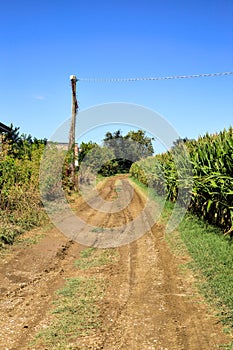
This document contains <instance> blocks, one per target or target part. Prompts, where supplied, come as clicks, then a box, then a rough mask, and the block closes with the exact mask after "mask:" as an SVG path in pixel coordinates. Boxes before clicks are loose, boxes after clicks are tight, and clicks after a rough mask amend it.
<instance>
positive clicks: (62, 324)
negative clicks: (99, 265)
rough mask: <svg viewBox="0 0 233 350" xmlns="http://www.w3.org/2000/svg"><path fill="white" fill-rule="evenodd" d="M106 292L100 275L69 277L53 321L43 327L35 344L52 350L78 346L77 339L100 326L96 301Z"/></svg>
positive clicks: (58, 294) (59, 294)
mask: <svg viewBox="0 0 233 350" xmlns="http://www.w3.org/2000/svg"><path fill="white" fill-rule="evenodd" d="M103 292H104V285H103V283H102V281H101V280H100V279H98V278H96V277H76V278H70V279H68V280H67V282H66V285H65V286H64V288H62V289H60V290H59V291H58V292H57V293H56V294H57V299H56V300H55V302H54V306H55V308H54V309H53V311H52V314H53V319H52V322H51V324H50V325H49V326H48V327H47V328H45V329H44V330H43V331H41V332H40V333H39V334H38V335H37V336H36V339H35V340H34V342H33V343H32V344H31V346H35V345H37V346H40V347H41V346H44V347H45V348H48V349H51V350H63V349H75V346H76V345H77V339H78V338H80V337H83V336H87V335H89V334H92V333H93V331H94V330H95V329H96V328H98V327H99V308H98V307H97V306H96V302H97V301H98V300H99V298H100V296H101V295H102V294H103Z"/></svg>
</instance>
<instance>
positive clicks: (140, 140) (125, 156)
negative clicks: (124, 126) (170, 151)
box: [103, 130, 154, 173]
mask: <svg viewBox="0 0 233 350" xmlns="http://www.w3.org/2000/svg"><path fill="white" fill-rule="evenodd" d="M103 141H104V145H105V147H108V148H110V149H111V150H112V151H113V152H114V155H115V159H113V160H112V162H114V169H115V172H116V173H122V172H123V173H125V172H128V171H129V169H130V167H131V165H132V163H134V162H136V161H138V160H140V159H142V158H146V157H149V156H152V155H153V152H154V150H153V146H152V139H151V138H149V137H148V136H146V134H145V131H143V130H138V131H130V132H128V134H127V135H126V136H123V135H122V134H121V131H120V130H117V131H115V132H114V133H113V134H112V133H111V132H107V133H106V135H105V138H104V140H103ZM116 163H117V164H118V166H115V164H116Z"/></svg>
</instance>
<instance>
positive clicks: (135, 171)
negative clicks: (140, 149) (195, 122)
mask: <svg viewBox="0 0 233 350" xmlns="http://www.w3.org/2000/svg"><path fill="white" fill-rule="evenodd" d="M182 148H184V149H185V151H186V152H188V155H189V159H188V158H187V157H186V158H185V157H183V156H182ZM174 155H175V158H176V162H175V161H174ZM190 166H191V167H192V172H193V174H191V173H190V174H189V173H188V172H186V170H185V169H189V168H190ZM130 173H131V175H132V176H133V177H135V178H136V179H138V180H139V181H141V182H142V183H143V184H145V185H149V184H150V186H152V187H153V188H154V189H155V190H156V192H157V194H159V195H165V194H166V195H167V198H168V199H170V200H171V201H176V200H177V197H178V193H179V192H180V193H182V191H183V193H184V195H183V196H181V197H182V200H183V202H184V203H185V202H186V198H185V191H186V190H187V185H188V182H189V181H190V180H191V177H192V179H193V181H194V182H193V188H192V197H191V203H190V206H189V209H190V210H191V211H192V212H194V213H196V214H197V215H199V216H201V217H202V218H204V219H205V220H207V221H208V222H209V223H212V224H215V225H217V226H219V227H221V228H222V229H223V230H224V231H225V232H228V233H229V234H232V233H233V129H232V128H229V130H224V131H222V132H220V133H219V134H214V135H209V134H206V135H205V136H204V137H199V138H198V140H197V141H195V140H187V139H185V142H184V143H182V142H180V141H179V142H176V143H175V144H174V147H173V148H172V149H171V150H170V151H168V152H166V153H164V154H161V155H156V156H155V157H150V158H147V159H145V160H141V161H139V162H136V163H134V164H133V165H132V166H131V169H130ZM182 174H185V176H183V175H182ZM187 195H188V193H187ZM181 204H182V203H181Z"/></svg>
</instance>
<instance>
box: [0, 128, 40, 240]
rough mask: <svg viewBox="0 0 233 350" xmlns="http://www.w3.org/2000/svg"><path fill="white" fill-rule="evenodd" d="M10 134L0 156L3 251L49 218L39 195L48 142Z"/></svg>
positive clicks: (1, 237)
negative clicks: (40, 176) (42, 161)
mask: <svg viewBox="0 0 233 350" xmlns="http://www.w3.org/2000/svg"><path fill="white" fill-rule="evenodd" d="M18 130H19V129H18V128H14V127H13V126H12V125H11V131H10V132H9V133H7V134H5V135H4V136H3V142H2V143H1V152H0V247H2V246H4V245H5V244H12V243H13V241H14V239H15V237H16V236H17V235H19V234H21V233H22V232H23V231H25V230H29V229H31V228H32V227H35V226H39V225H41V224H42V223H43V222H44V221H45V219H46V215H45V212H44V211H43V208H42V205H41V201H40V194H39V185H38V183H39V164H40V159H41V156H42V153H43V150H44V147H45V144H46V140H38V139H36V138H34V139H32V137H31V136H30V135H29V136H26V135H24V134H22V135H21V136H20V135H19V131H18Z"/></svg>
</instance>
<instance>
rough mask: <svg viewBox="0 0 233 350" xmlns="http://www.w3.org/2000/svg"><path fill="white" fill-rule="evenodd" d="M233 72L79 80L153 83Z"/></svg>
mask: <svg viewBox="0 0 233 350" xmlns="http://www.w3.org/2000/svg"><path fill="white" fill-rule="evenodd" d="M232 74H233V72H231V71H230V72H218V73H202V74H192V75H171V76H164V77H163V76H162V77H141V78H77V81H79V82H87V83H115V82H117V83H118V82H119V83H121V82H134V81H150V80H151V81H152V80H172V79H192V78H202V77H219V76H227V75H232Z"/></svg>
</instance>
